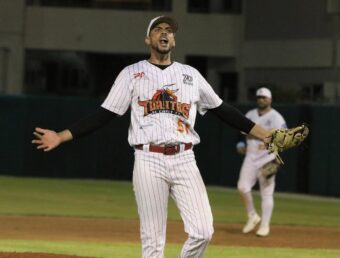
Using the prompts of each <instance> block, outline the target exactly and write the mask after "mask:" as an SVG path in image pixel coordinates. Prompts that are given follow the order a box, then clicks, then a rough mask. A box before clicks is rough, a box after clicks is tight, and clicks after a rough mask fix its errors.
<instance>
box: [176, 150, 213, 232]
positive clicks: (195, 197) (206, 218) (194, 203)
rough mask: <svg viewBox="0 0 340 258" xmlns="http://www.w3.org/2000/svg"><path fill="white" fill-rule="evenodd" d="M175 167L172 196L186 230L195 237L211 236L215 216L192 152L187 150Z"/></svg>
mask: <svg viewBox="0 0 340 258" xmlns="http://www.w3.org/2000/svg"><path fill="white" fill-rule="evenodd" d="M179 158H180V159H181V160H180V161H177V162H176V165H175V166H174V168H173V179H174V181H173V185H172V187H171V196H172V198H173V199H174V201H175V203H176V205H177V207H178V209H179V210H180V214H181V217H182V219H183V221H184V227H185V231H186V232H187V233H189V234H190V235H191V236H193V237H198V238H200V237H204V238H209V237H210V236H211V235H212V233H213V231H214V230H213V218H212V212H211V207H210V203H209V199H208V194H207V190H206V187H205V185H204V182H203V179H202V177H201V174H200V171H199V169H198V167H197V164H196V161H195V158H194V155H193V153H192V152H187V153H186V154H185V155H182V157H179Z"/></svg>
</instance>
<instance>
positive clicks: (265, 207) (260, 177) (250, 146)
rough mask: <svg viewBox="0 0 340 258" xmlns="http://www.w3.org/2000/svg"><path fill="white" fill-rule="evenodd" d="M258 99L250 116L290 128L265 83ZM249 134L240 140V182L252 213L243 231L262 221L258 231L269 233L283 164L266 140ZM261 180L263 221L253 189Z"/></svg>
mask: <svg viewBox="0 0 340 258" xmlns="http://www.w3.org/2000/svg"><path fill="white" fill-rule="evenodd" d="M256 103H257V108H255V109H252V110H250V111H248V112H247V114H246V117H248V118H249V119H250V120H252V121H253V122H255V123H257V124H259V125H261V126H262V127H264V128H266V129H267V130H271V129H273V128H287V126H286V122H285V120H284V118H283V117H282V115H281V114H280V113H279V112H277V111H276V110H275V109H273V108H272V107H271V103H272V94H271V91H270V90H269V89H268V88H264V87H263V88H260V89H258V90H257V91H256ZM246 138H247V143H246V144H245V143H244V142H239V143H238V144H237V151H238V152H239V153H240V154H246V156H245V158H244V161H243V164H242V167H241V171H240V176H239V180H238V184H237V188H238V190H239V192H240V194H241V197H242V199H243V203H244V205H245V208H246V211H247V215H248V221H247V223H246V225H245V226H244V227H243V230H242V232H243V233H244V234H247V233H249V232H251V231H252V230H254V229H255V227H256V226H257V224H259V223H260V222H261V224H260V227H259V229H258V230H257V232H256V235H257V236H261V237H265V236H268V235H269V231H270V227H269V224H270V219H271V216H272V212H273V207H274V198H273V194H274V188H275V173H276V172H277V170H278V168H279V166H280V164H279V162H278V161H277V160H276V157H275V154H273V153H269V152H268V150H267V149H266V148H265V145H264V143H263V141H261V140H259V139H256V138H254V137H252V136H250V135H248V136H247V137H246ZM267 170H270V175H268V174H266V172H267ZM257 181H258V182H259V186H260V193H261V204H262V205H261V208H262V221H261V218H260V216H259V215H258V214H257V212H256V210H255V206H254V202H253V197H252V192H251V190H252V188H253V187H254V185H255V184H256V182H257Z"/></svg>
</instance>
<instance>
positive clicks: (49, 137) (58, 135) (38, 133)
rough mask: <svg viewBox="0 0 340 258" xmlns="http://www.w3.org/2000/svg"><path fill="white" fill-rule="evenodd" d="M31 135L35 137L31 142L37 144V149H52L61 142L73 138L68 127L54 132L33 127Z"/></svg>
mask: <svg viewBox="0 0 340 258" xmlns="http://www.w3.org/2000/svg"><path fill="white" fill-rule="evenodd" d="M33 135H34V136H35V137H36V139H34V140H32V143H33V144H36V145H37V149H42V150H43V151H50V150H53V149H54V148H56V147H58V146H59V145H60V144H61V143H63V142H67V141H70V140H72V139H73V136H72V133H71V131H70V130H68V129H66V130H63V131H61V132H55V131H52V130H48V129H43V128H39V127H37V128H35V131H34V132H33Z"/></svg>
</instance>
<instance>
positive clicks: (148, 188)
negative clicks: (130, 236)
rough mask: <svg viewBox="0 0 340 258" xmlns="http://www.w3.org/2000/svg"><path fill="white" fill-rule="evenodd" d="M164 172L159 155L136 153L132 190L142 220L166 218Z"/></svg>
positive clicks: (167, 190)
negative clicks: (144, 218) (145, 218)
mask: <svg viewBox="0 0 340 258" xmlns="http://www.w3.org/2000/svg"><path fill="white" fill-rule="evenodd" d="M137 152H138V153H137ZM165 172H166V170H165V168H164V163H163V161H162V159H161V156H160V154H154V153H143V151H136V153H135V163H134V169H133V190H134V193H135V197H136V201H137V206H138V213H139V214H140V216H141V217H142V218H143V217H147V218H156V217H162V218H166V209H167V205H168V198H169V183H168V181H167V178H166V174H165Z"/></svg>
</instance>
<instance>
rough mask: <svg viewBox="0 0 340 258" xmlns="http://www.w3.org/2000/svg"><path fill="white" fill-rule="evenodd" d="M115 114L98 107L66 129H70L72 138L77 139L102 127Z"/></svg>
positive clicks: (115, 115)
mask: <svg viewBox="0 0 340 258" xmlns="http://www.w3.org/2000/svg"><path fill="white" fill-rule="evenodd" d="M117 116H118V115H117V114H116V113H113V112H111V111H109V110H107V109H105V108H103V107H99V108H98V110H96V111H95V112H93V113H92V114H90V115H88V116H87V117H84V118H83V119H81V120H79V121H77V122H76V123H74V124H72V125H71V126H70V127H69V128H68V129H69V130H70V131H71V134H72V136H73V139H77V138H79V137H82V136H85V135H88V134H91V133H92V132H94V131H96V130H97V129H99V128H102V127H104V126H105V125H107V124H108V123H109V122H110V121H112V119H114V118H115V117H117Z"/></svg>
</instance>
